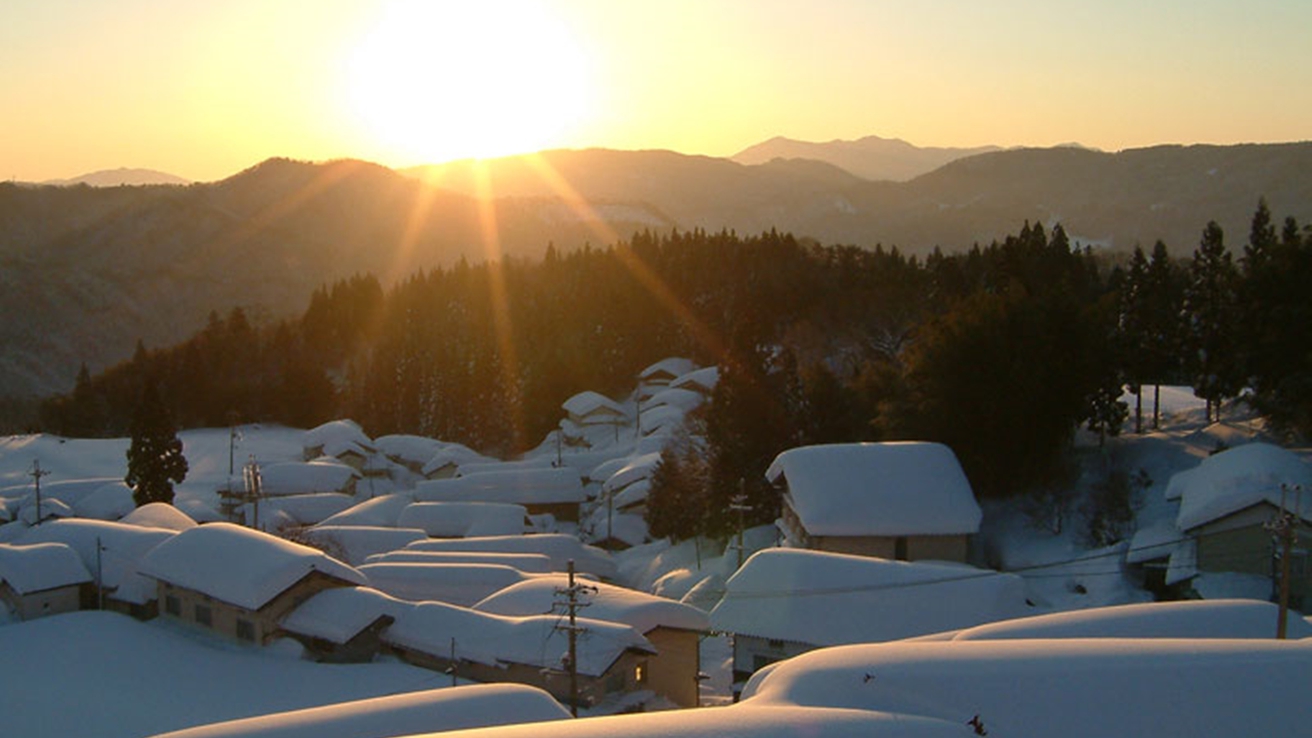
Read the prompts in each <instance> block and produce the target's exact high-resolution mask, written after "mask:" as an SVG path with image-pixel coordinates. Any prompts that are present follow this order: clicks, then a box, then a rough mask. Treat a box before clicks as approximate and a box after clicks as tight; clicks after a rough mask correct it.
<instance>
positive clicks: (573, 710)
mask: <svg viewBox="0 0 1312 738" xmlns="http://www.w3.org/2000/svg"><path fill="white" fill-rule="evenodd" d="M567 571H568V572H569V586H567V587H566V588H565V589H563V590H560V589H558V590H556V594H558V595H565V612H566V614H567V615H568V616H569V625H565V626H556V627H557V629H559V630H563V631H565V633H566V634H567V635H568V636H569V653H567V654H566V655H565V660H566V662H567V663H566V664H565V666H566V668H567V669H568V671H569V714H571V715H573V716H574V717H578V716H579V654H578V636H579V633H580V632H581V631H583V630H584V629H583V628H581V627H579V625H578V621H577V619H576V618H577V615H578V611H579V608H582V607H587V606H588V603H586V602H580V601H579V595H580V594H582V593H583V592H596V591H597V588H596V587H593V586H591V585H587V584H577V583H576V582H575V581H574V559H570V560H569V567H568V569H567Z"/></svg>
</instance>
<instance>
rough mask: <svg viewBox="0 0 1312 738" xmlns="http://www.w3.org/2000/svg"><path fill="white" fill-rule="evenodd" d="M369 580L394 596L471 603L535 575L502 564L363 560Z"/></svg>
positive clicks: (364, 569)
mask: <svg viewBox="0 0 1312 738" xmlns="http://www.w3.org/2000/svg"><path fill="white" fill-rule="evenodd" d="M360 573H361V574H364V575H365V576H366V577H368V578H369V584H370V585H371V586H373V587H375V588H376V589H379V590H381V591H383V592H386V593H387V594H389V595H391V596H393V597H399V598H400V599H403V600H410V601H412V602H421V601H425V600H432V601H435V602H446V603H448V604H452V605H460V606H462V607H469V606H470V605H473V604H474V603H475V602H478V601H479V600H481V599H483V598H484V597H487V596H488V595H490V594H492V593H493V592H496V591H498V590H501V589H505V588H506V587H509V586H510V585H512V584H518V583H519V582H522V581H524V579H525V578H527V577H529V576H532V575H529V574H525V573H524V572H522V571H520V570H518V569H514V568H511V567H509V566H505V565H502V564H431V563H394V562H385V563H381V564H363V565H361V566H360Z"/></svg>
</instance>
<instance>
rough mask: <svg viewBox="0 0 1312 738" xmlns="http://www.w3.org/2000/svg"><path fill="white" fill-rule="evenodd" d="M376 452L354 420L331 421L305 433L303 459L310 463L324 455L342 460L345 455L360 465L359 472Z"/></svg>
mask: <svg viewBox="0 0 1312 738" xmlns="http://www.w3.org/2000/svg"><path fill="white" fill-rule="evenodd" d="M376 450H377V449H376V448H375V447H374V444H373V441H371V440H369V436H367V435H365V432H364V430H363V429H362V428H360V425H359V424H358V423H356V422H355V421H354V420H331V421H329V422H327V423H324V424H322V425H319V426H316V427H314V428H311V429H310V430H308V431H306V432H305V438H304V440H303V441H302V451H301V458H302V459H303V460H305V461H310V460H312V459H316V458H319V457H320V456H324V455H328V456H334V457H338V458H341V457H342V455H343V454H345V455H348V456H351V457H353V459H354V461H355V462H356V463H359V466H357V467H356V469H357V470H358V469H363V468H364V462H365V460H366V459H367V458H368V457H369V456H370V455H371V454H373V453H374V451H376ZM345 460H346V459H343V461H345Z"/></svg>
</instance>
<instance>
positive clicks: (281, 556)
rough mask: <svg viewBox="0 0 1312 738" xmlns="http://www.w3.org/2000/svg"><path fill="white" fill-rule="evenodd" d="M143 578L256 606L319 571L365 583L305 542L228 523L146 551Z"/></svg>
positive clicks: (184, 534)
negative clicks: (288, 539)
mask: <svg viewBox="0 0 1312 738" xmlns="http://www.w3.org/2000/svg"><path fill="white" fill-rule="evenodd" d="M140 570H141V573H142V574H145V575H146V576H148V577H152V578H154V579H158V580H161V581H164V582H168V583H170V584H173V585H175V586H178V587H183V588H186V589H191V590H195V591H197V592H201V593H202V594H207V595H209V596H210V597H213V598H214V599H216V600H221V601H223V602H226V603H229V604H232V605H237V606H239V607H244V608H246V609H248V610H258V609H260V608H261V607H263V606H264V605H266V604H268V603H269V601H270V600H272V599H274V598H275V597H277V596H278V595H280V594H282V593H283V592H285V591H286V590H287V589H288V588H290V587H291V586H292V585H294V584H296V583H297V582H299V581H300V580H301V579H303V578H304V577H306V576H307V575H309V574H311V573H312V572H316V571H317V572H319V573H321V574H324V575H327V576H329V577H332V578H334V579H338V580H341V581H342V582H344V583H346V584H366V583H367V580H366V579H365V577H364V576H363V575H362V574H361V573H360V572H358V571H356V570H355V569H353V568H351V567H350V566H347V565H346V564H343V563H342V562H340V561H338V560H336V559H334V558H331V557H329V556H328V555H327V554H325V553H323V552H322V551H319V550H317V549H313V548H310V547H309V546H302V545H300V544H298V543H292V542H291V541H286V540H283V539H281V538H277V537H274V536H271V535H268V534H267V533H261V532H259V531H255V530H251V529H250V528H243V527H241V526H238V525H232V524H231V523H210V524H207V525H202V526H198V527H196V528H192V529H190V530H185V531H183V532H181V533H179V534H177V535H176V536H174V537H173V538H170V539H169V540H167V541H164V542H163V543H161V544H160V545H158V546H156V547H155V548H154V549H152V550H151V551H150V553H148V554H146V556H145V558H143V559H142V561H141V566H140Z"/></svg>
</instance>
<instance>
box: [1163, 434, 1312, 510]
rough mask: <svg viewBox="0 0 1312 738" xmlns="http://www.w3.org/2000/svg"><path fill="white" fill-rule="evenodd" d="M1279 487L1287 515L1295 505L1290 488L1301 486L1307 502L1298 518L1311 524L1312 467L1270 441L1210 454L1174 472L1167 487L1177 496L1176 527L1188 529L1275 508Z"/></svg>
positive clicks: (1296, 497) (1303, 504) (1279, 500)
mask: <svg viewBox="0 0 1312 738" xmlns="http://www.w3.org/2000/svg"><path fill="white" fill-rule="evenodd" d="M1181 474H1184V475H1185V476H1184V477H1183V478H1181ZM1281 485H1288V486H1289V487H1290V490H1289V492H1288V494H1287V495H1285V496H1286V497H1287V499H1286V501H1285V504H1286V509H1288V510H1289V511H1291V512H1293V511H1294V507H1295V505H1296V504H1298V502H1299V500H1298V496H1297V495H1296V494H1295V492H1294V490H1293V487H1294V486H1295V485H1301V486H1302V488H1303V490H1304V496H1305V497H1306V498H1307V499H1304V500H1302V509H1301V510H1300V511H1298V514H1299V516H1300V517H1301V518H1303V519H1304V520H1306V521H1309V522H1312V464H1309V463H1308V462H1306V461H1304V460H1303V459H1301V458H1299V457H1298V455H1296V454H1294V453H1293V452H1291V451H1288V450H1286V449H1283V448H1280V447H1279V446H1273V445H1271V444H1268V443H1248V444H1245V445H1243V446H1238V447H1236V448H1232V449H1228V450H1226V451H1222V452H1221V453H1219V454H1215V455H1213V456H1209V457H1207V458H1206V459H1203V461H1202V462H1201V463H1200V464H1199V465H1198V466H1197V467H1196V468H1194V469H1193V470H1189V471H1187V472H1181V473H1180V474H1176V475H1175V476H1174V477H1172V479H1171V482H1170V483H1169V484H1168V485H1167V487H1168V491H1178V492H1179V494H1180V514H1179V516H1178V517H1177V518H1176V521H1175V524H1176V525H1177V526H1178V527H1179V528H1180V530H1184V531H1188V530H1191V529H1193V528H1197V527H1198V526H1200V525H1206V524H1207V523H1210V522H1212V521H1214V520H1217V519H1219V518H1223V517H1225V516H1227V515H1230V514H1231V513H1235V512H1239V511H1240V510H1245V509H1247V508H1249V507H1252V506H1253V505H1256V504H1258V503H1262V502H1266V503H1270V504H1271V505H1275V506H1279V505H1280V503H1281V497H1282V495H1283V494H1284V493H1282V491H1281Z"/></svg>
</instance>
